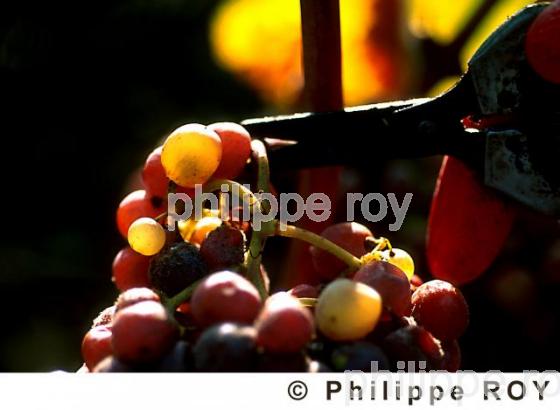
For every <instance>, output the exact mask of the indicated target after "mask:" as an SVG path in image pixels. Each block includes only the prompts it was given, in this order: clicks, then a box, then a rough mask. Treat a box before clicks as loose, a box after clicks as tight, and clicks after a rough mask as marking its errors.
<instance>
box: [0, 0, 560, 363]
mask: <svg viewBox="0 0 560 410" xmlns="http://www.w3.org/2000/svg"><path fill="white" fill-rule="evenodd" d="M152 3H154V4H152ZM216 4H217V1H215V0H212V1H210V0H188V1H179V0H167V1H161V2H150V1H141V0H113V1H99V0H98V1H95V2H93V1H78V2H76V1H72V2H62V1H49V2H32V1H18V2H9V1H8V2H2V3H1V5H0V102H1V103H2V107H1V111H0V112H1V114H0V138H1V144H2V145H1V147H2V148H1V152H2V161H1V164H2V170H1V174H2V187H3V195H2V203H3V205H4V207H3V208H4V209H3V214H2V215H3V218H2V223H1V225H0V226H1V232H2V234H1V235H0V238H1V246H0V292H1V295H2V296H1V300H2V305H1V308H2V312H3V313H4V316H3V318H4V320H3V321H2V328H3V331H2V335H1V338H0V370H2V371H50V370H55V369H64V370H69V371H73V370H76V369H77V368H78V367H79V366H80V365H81V358H80V352H79V350H80V342H81V338H82V335H83V333H84V332H85V330H86V329H87V328H88V326H89V324H90V322H91V320H92V318H93V317H94V316H95V314H96V313H97V312H98V311H100V310H101V309H102V308H103V307H105V306H107V305H109V304H111V303H112V301H113V300H114V298H115V297H116V295H117V292H116V289H115V288H114V286H113V284H112V283H111V281H110V277H111V262H112V259H113V257H114V255H115V254H116V252H118V250H119V249H120V248H121V247H122V246H123V245H124V243H123V240H122V238H121V237H120V235H119V234H118V232H117V230H116V228H115V225H114V212H115V210H116V207H117V205H118V203H119V201H120V199H121V198H122V197H123V196H124V195H125V194H126V193H127V192H129V191H130V190H131V186H133V185H134V184H135V183H136V180H135V177H134V172H135V171H136V170H137V169H138V168H139V167H140V166H141V165H142V164H143V161H144V158H145V156H146V155H147V154H148V153H149V152H150V151H151V150H152V149H153V148H154V147H155V146H156V144H157V143H158V141H159V140H160V139H161V138H163V137H165V135H166V134H167V133H168V132H170V131H171V130H173V129H174V128H175V127H176V126H178V125H180V124H183V123H186V122H190V121H196V122H201V123H209V122H212V121H217V120H239V119H241V118H244V117H251V116H254V115H259V114H260V113H262V112H271V111H272V110H273V109H272V108H270V107H267V106H265V105H264V104H263V103H262V102H261V101H260V100H259V99H258V97H257V96H256V94H255V93H254V92H253V91H252V90H250V89H249V88H247V87H246V86H245V85H243V84H241V83H240V82H239V81H238V80H236V79H235V78H234V77H233V76H231V75H230V74H228V73H226V72H225V71H223V70H222V69H220V68H219V67H218V66H217V65H216V63H215V62H214V61H213V59H212V56H211V52H210V46H209V43H208V34H207V33H208V19H209V16H210V15H211V13H212V11H213V9H214V7H215V5H216ZM372 157H373V158H372V167H368V169H362V170H348V171H347V172H346V174H345V178H346V180H347V181H354V182H353V183H350V186H352V187H354V188H356V187H360V188H362V189H363V190H364V191H366V190H367V191H369V192H408V191H409V190H410V191H411V192H414V193H415V197H414V199H413V202H412V204H413V205H412V208H411V211H410V213H409V216H408V217H407V219H406V221H405V224H404V226H403V229H402V231H400V232H399V233H398V234H394V236H391V238H395V241H394V242H395V243H397V244H399V245H400V247H403V248H405V249H409V250H411V253H412V254H413V256H414V257H415V259H416V260H417V264H418V266H419V267H420V271H421V275H423V276H424V277H427V276H428V275H426V272H425V270H424V269H422V268H423V266H424V263H423V255H422V252H423V238H424V230H425V224H426V216H427V213H428V210H429V200H430V197H431V192H432V190H433V184H434V181H435V176H436V174H437V169H438V166H439V161H440V159H432V160H423V161H417V162H407V161H394V162H391V163H386V162H384V161H383V158H382V155H379V154H376V155H375V156H372ZM389 222H391V221H389ZM385 230H386V226H385V225H381V226H377V227H375V232H380V233H384V231H385ZM558 237H559V236H558V227H557V225H556V224H555V222H554V221H549V220H544V219H541V218H538V217H536V216H534V215H528V214H527V215H525V216H524V218H522V219H521V221H520V222H519V223H518V226H517V227H516V229H515V232H514V234H513V235H512V238H511V239H510V242H509V244H508V247H507V249H506V250H505V251H504V254H503V255H502V256H501V257H500V260H499V261H498V262H497V263H496V264H495V266H494V267H493V268H492V270H491V271H490V272H489V273H487V274H486V275H485V276H484V278H483V279H481V280H479V281H477V282H475V283H473V284H471V285H469V286H467V287H466V288H465V293H466V296H467V299H468V300H469V303H470V306H471V310H472V320H471V326H470V327H469V330H468V332H467V334H466V335H465V336H464V338H463V340H462V343H461V345H462V348H463V353H464V358H465V361H464V366H463V367H464V368H466V369H475V370H488V369H502V370H522V369H541V370H542V369H556V368H559V367H560V366H559V365H560V360H559V357H558V353H557V350H558V349H557V344H558V329H559V325H558V304H557V302H556V300H557V296H558V295H557V292H558V289H559V285H558V280H559V279H558V276H559V275H558V274H560V269H559V267H560V262H559V260H560V249H558V248H559V246H558V242H557V238H558ZM270 259H271V258H269V261H268V262H269V263H270V264H272V265H274V264H275V263H276V264H277V261H275V260H270ZM271 270H272V272H274V270H275V269H274V266H273V267H272V269H271ZM497 284H498V285H499V286H498V285H497ZM500 286H501V287H500ZM496 288H497V289H498V291H499V292H498V291H496ZM496 292H498V293H496ZM500 292H501V293H500ZM503 294H505V296H503ZM500 295H501V296H500ZM504 300H505V302H504Z"/></svg>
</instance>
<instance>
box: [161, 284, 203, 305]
mask: <svg viewBox="0 0 560 410" xmlns="http://www.w3.org/2000/svg"><path fill="white" fill-rule="evenodd" d="M201 281H202V279H199V280H197V281H196V282H194V283H191V284H190V285H189V286H187V287H186V288H185V289H183V290H182V291H181V292H179V293H177V294H176V295H175V296H173V297H171V298H168V299H167V300H166V301H165V306H166V307H167V309H169V310H170V311H171V312H174V311H175V310H176V309H177V308H178V307H179V306H180V305H181V304H182V303H184V302H186V301H187V300H189V298H190V297H191V296H192V294H193V292H194V290H195V289H196V287H197V286H198V284H199V283H200V282H201Z"/></svg>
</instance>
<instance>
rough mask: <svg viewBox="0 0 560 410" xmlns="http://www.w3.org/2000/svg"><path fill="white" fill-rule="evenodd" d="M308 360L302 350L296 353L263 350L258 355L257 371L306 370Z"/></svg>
mask: <svg viewBox="0 0 560 410" xmlns="http://www.w3.org/2000/svg"><path fill="white" fill-rule="evenodd" d="M309 363H310V360H309V358H308V357H307V356H306V355H305V354H304V353H302V352H297V353H270V352H263V353H261V354H260V355H259V361H258V365H257V371H258V372H287V373H299V372H307V370H308V368H309Z"/></svg>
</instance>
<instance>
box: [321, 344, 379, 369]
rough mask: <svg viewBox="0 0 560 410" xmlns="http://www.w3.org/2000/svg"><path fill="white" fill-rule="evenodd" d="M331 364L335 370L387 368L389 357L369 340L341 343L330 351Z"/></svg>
mask: <svg viewBox="0 0 560 410" xmlns="http://www.w3.org/2000/svg"><path fill="white" fill-rule="evenodd" d="M331 364H332V367H333V370H335V371H340V372H342V371H345V370H359V371H362V372H371V371H372V370H389V359H388V358H387V356H386V355H385V353H384V352H383V350H381V348H379V347H378V346H376V345H374V344H373V343H369V342H354V343H350V344H346V345H342V346H340V347H339V348H337V349H335V350H334V352H333V353H332V358H331Z"/></svg>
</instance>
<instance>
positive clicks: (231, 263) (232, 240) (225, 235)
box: [200, 224, 245, 272]
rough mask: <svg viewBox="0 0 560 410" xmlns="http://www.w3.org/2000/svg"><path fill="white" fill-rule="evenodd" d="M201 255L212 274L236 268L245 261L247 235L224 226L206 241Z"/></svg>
mask: <svg viewBox="0 0 560 410" xmlns="http://www.w3.org/2000/svg"><path fill="white" fill-rule="evenodd" d="M200 255H201V256H202V259H204V262H206V265H207V266H208V269H209V270H210V272H214V271H218V270H223V269H228V268H232V267H236V266H238V265H240V264H241V263H243V261H244V259H245V234H244V233H243V232H241V231H240V230H239V229H235V228H232V227H230V226H227V225H225V224H222V225H221V226H219V227H218V228H216V229H214V230H213V231H212V232H210V233H209V234H208V236H207V237H206V239H204V241H203V242H202V245H200Z"/></svg>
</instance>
